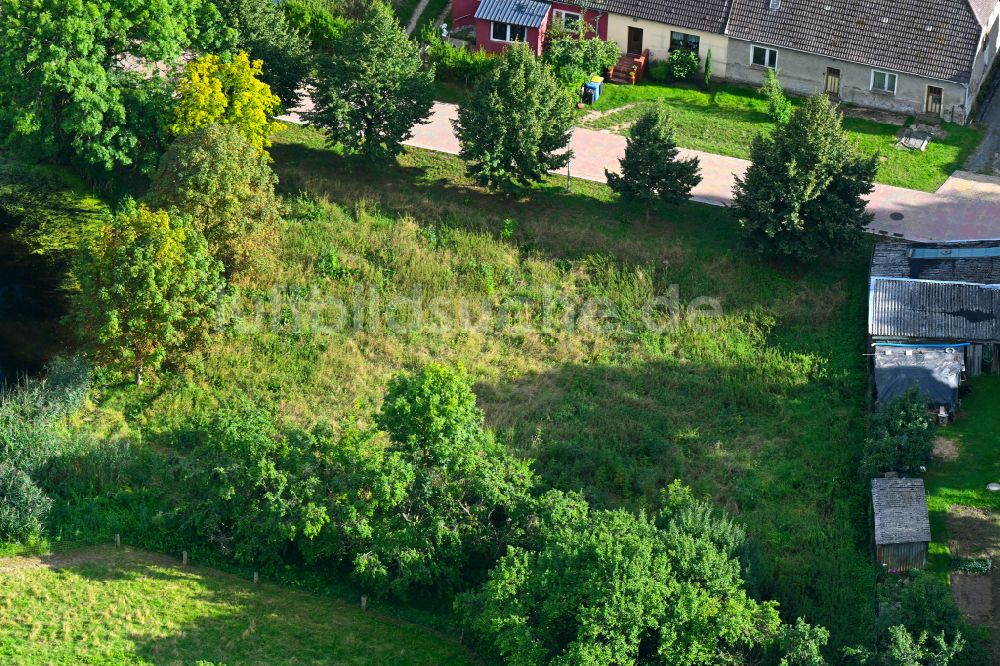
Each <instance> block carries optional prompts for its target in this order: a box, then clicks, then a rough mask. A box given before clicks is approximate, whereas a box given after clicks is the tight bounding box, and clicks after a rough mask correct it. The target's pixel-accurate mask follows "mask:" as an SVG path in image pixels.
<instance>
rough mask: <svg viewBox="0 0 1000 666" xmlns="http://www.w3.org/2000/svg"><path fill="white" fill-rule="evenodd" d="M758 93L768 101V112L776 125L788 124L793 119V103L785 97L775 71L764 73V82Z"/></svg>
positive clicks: (769, 70) (770, 70)
mask: <svg viewBox="0 0 1000 666" xmlns="http://www.w3.org/2000/svg"><path fill="white" fill-rule="evenodd" d="M758 92H759V93H760V94H761V95H763V96H764V98H765V99H766V100H767V112H768V113H769V114H770V115H771V120H773V121H774V122H776V123H787V122H788V120H789V119H790V118H791V117H792V103H791V102H790V101H789V100H788V98H787V97H785V91H784V89H783V88H782V87H781V82H780V81H779V80H778V74H777V72H776V71H775V70H773V69H767V70H766V71H765V72H764V81H763V82H762V83H761V84H760V89H759V90H758Z"/></svg>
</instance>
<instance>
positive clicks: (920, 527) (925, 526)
mask: <svg viewBox="0 0 1000 666" xmlns="http://www.w3.org/2000/svg"><path fill="white" fill-rule="evenodd" d="M872 508H873V509H874V510H875V543H876V544H878V545H880V546H881V545H884V544H887V543H916V542H922V541H930V540H931V524H930V521H929V520H928V518H927V496H926V494H925V492H924V481H923V479H882V478H878V479H872Z"/></svg>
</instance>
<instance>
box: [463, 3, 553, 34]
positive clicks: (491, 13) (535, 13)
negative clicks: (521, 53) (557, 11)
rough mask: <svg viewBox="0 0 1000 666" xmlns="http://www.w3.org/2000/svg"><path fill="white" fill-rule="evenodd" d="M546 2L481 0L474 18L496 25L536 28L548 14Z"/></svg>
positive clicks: (549, 5) (548, 5)
mask: <svg viewBox="0 0 1000 666" xmlns="http://www.w3.org/2000/svg"><path fill="white" fill-rule="evenodd" d="M551 6H552V5H551V4H549V3H548V2H538V0H483V1H482V2H481V3H479V8H478V9H477V10H476V18H477V19H482V20H484V21H494V22H496V23H510V24H511V25H520V26H524V27H526V28H538V27H540V26H541V25H542V21H544V20H545V15H546V14H548V13H549V7H551Z"/></svg>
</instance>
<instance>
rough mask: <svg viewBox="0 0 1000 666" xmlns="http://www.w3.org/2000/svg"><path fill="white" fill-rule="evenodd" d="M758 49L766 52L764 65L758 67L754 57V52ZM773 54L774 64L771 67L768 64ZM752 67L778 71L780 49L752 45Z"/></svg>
mask: <svg viewBox="0 0 1000 666" xmlns="http://www.w3.org/2000/svg"><path fill="white" fill-rule="evenodd" d="M757 49H760V50H762V51H763V52H764V64H763V65H758V64H757V63H756V62H754V58H753V56H754V52H755V51H756V50H757ZM772 53H773V54H774V64H773V65H769V64H767V63H769V62H770V61H771V54H772ZM750 66H751V67H766V68H767V69H774V70H777V69H778V49H772V48H771V47H770V46H761V45H759V44H754V45H752V46H751V47H750Z"/></svg>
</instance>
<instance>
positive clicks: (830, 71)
mask: <svg viewBox="0 0 1000 666" xmlns="http://www.w3.org/2000/svg"><path fill="white" fill-rule="evenodd" d="M823 90H824V91H825V92H826V94H827V95H830V96H832V97H838V96H839V95H840V70H839V69H837V68H836V67H827V68H826V81H825V82H824V84H823Z"/></svg>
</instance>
